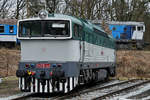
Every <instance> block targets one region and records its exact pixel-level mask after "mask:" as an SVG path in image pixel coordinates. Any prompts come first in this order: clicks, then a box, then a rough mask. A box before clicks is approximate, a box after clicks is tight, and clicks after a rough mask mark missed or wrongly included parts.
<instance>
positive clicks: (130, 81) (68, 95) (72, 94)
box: [51, 79, 138, 100]
mask: <svg viewBox="0 0 150 100" xmlns="http://www.w3.org/2000/svg"><path fill="white" fill-rule="evenodd" d="M137 81H138V80H135V79H134V80H128V81H123V82H119V83H114V84H110V85H105V86H100V87H94V88H90V89H85V90H83V91H78V92H74V93H69V94H66V95H64V96H61V97H56V98H53V99H55V100H63V99H72V98H77V96H78V97H79V98H78V99H84V98H80V96H81V95H84V94H88V93H89V92H93V91H98V90H104V89H108V88H111V87H115V86H118V85H125V84H129V83H135V82H137ZM51 100H52V99H51Z"/></svg>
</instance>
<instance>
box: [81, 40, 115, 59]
mask: <svg viewBox="0 0 150 100" xmlns="http://www.w3.org/2000/svg"><path fill="white" fill-rule="evenodd" d="M84 59H85V60H84V61H85V62H114V61H115V50H114V49H111V48H106V47H102V46H98V45H94V44H90V43H87V42H85V58H84Z"/></svg>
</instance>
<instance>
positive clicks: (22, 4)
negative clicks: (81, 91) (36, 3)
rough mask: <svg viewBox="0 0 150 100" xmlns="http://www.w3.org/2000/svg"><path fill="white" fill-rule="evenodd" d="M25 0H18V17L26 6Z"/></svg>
mask: <svg viewBox="0 0 150 100" xmlns="http://www.w3.org/2000/svg"><path fill="white" fill-rule="evenodd" d="M25 4H26V3H25V0H17V8H16V13H15V14H16V15H15V16H16V17H15V18H16V19H18V18H19V15H20V11H21V10H22V9H23V8H24V7H25Z"/></svg>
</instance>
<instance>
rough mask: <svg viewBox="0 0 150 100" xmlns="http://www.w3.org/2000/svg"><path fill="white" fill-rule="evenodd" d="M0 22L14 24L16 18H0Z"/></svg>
mask: <svg viewBox="0 0 150 100" xmlns="http://www.w3.org/2000/svg"><path fill="white" fill-rule="evenodd" d="M0 24H8V25H16V24H17V19H0Z"/></svg>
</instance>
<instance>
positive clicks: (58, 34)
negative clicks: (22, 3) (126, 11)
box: [16, 11, 116, 93]
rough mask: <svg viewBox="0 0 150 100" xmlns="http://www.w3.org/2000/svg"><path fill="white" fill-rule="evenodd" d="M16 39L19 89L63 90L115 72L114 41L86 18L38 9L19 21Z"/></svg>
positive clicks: (44, 91)
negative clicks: (39, 10) (36, 16)
mask: <svg viewBox="0 0 150 100" xmlns="http://www.w3.org/2000/svg"><path fill="white" fill-rule="evenodd" d="M18 39H19V40H20V41H21V61H20V63H19V68H18V70H17V72H16V75H17V76H18V77H19V88H20V89H21V90H22V91H30V92H37V93H39V92H42V93H52V92H64V93H66V92H69V91H71V90H73V89H74V88H75V87H76V86H77V85H80V84H86V83H88V82H91V81H92V82H95V81H98V80H101V79H106V78H108V76H114V75H115V61H116V56H115V41H114V40H113V39H112V37H110V36H109V35H107V34H106V33H105V32H104V31H103V30H102V29H101V28H99V27H97V26H95V25H93V24H91V23H90V22H87V21H85V20H82V19H78V18H75V17H72V16H68V15H62V14H48V13H47V12H46V11H41V12H40V13H39V17H38V18H31V19H25V20H20V21H19V22H18Z"/></svg>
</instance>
